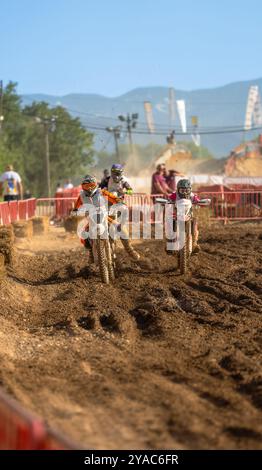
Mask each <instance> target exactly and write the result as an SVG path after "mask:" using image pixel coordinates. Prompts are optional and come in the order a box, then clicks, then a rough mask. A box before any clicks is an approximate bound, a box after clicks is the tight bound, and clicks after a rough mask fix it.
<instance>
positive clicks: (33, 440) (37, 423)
mask: <svg viewBox="0 0 262 470" xmlns="http://www.w3.org/2000/svg"><path fill="white" fill-rule="evenodd" d="M67 449H68V450H70V449H71V450H72V449H81V446H78V445H77V444H76V443H75V442H73V441H71V440H70V439H68V438H67V437H66V436H63V435H62V434H60V433H58V432H57V431H55V430H53V429H50V427H48V426H47V425H46V424H45V423H44V421H43V420H42V419H40V418H37V417H35V416H34V415H33V414H31V413H29V412H28V411H26V410H25V409H24V408H23V407H22V406H21V405H19V404H18V403H17V402H16V401H15V400H14V399H13V398H12V397H10V396H9V395H7V394H6V393H5V392H4V391H3V390H2V389H0V450H67Z"/></svg>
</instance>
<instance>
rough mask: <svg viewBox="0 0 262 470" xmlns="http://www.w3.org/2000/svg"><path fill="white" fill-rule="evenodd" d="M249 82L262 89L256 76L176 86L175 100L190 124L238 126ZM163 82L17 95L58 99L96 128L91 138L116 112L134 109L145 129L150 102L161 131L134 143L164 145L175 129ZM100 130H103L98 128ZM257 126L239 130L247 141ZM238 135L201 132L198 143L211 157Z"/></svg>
mask: <svg viewBox="0 0 262 470" xmlns="http://www.w3.org/2000/svg"><path fill="white" fill-rule="evenodd" d="M251 85H257V86H258V87H259V89H260V90H261V89H262V78H257V79H254V80H245V81H237V82H231V83H229V84H226V85H222V86H220V87H215V88H203V89H196V90H190V91H186V90H178V89H177V90H176V89H175V99H176V100H185V103H186V117H187V125H188V128H190V127H192V125H191V118H192V116H198V121H199V128H200V130H201V129H205V128H222V127H229V126H232V127H238V126H239V127H244V121H245V112H246V105H247V98H248V91H249V87H250V86H251ZM168 92H169V87H165V86H154V87H137V88H134V89H132V90H130V91H127V92H126V93H124V94H122V95H120V96H116V97H107V96H104V95H100V94H97V93H68V94H66V95H61V96H57V95H50V94H44V93H33V94H25V95H21V98H22V102H23V104H24V105H27V104H30V103H32V102H33V101H47V102H48V103H49V104H50V105H51V106H56V105H57V104H60V105H62V106H64V107H65V108H67V109H68V111H69V112H70V113H71V114H72V115H73V116H75V117H76V116H78V117H79V118H80V119H81V121H82V122H83V124H84V125H86V126H87V127H89V128H90V130H92V127H101V130H100V129H96V131H97V134H98V136H97V138H98V140H99V139H100V140H101V136H104V135H105V134H106V131H105V128H106V127H109V126H112V125H113V126H114V125H116V122H118V124H120V121H118V119H117V117H118V115H120V114H124V115H126V114H127V113H131V114H132V113H139V120H138V127H137V130H138V131H139V130H142V129H144V130H145V126H146V118H145V114H144V101H150V102H151V104H152V110H153V117H154V121H155V124H156V127H159V130H160V131H161V133H162V131H163V135H155V134H154V135H141V134H134V140H135V142H137V143H139V144H142V145H146V144H147V143H149V142H150V141H152V140H154V141H155V142H156V143H163V145H164V144H165V137H166V136H165V135H164V134H167V133H168V132H169V131H170V130H172V129H174V128H175V129H176V130H177V132H179V131H181V127H180V123H179V120H178V113H177V110H176V118H175V122H172V123H170V120H169V112H168ZM103 129H104V130H103ZM258 133H259V132H258V131H251V132H248V133H245V139H246V140H248V139H250V138H253V137H254V136H256V135H257V134H258ZM177 138H178V140H191V137H190V136H184V135H180V136H179V137H177ZM242 139H243V135H242V134H241V132H239V133H230V134H218V135H202V136H201V143H202V145H204V146H206V147H208V148H209V149H210V151H211V152H212V153H213V154H214V155H215V157H217V158H221V157H225V156H226V155H228V154H229V153H230V151H231V150H232V148H234V147H235V146H236V145H238V144H239V143H240V142H241V141H242Z"/></svg>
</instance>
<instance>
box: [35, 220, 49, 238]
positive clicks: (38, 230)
mask: <svg viewBox="0 0 262 470" xmlns="http://www.w3.org/2000/svg"><path fill="white" fill-rule="evenodd" d="M32 223H33V234H34V235H42V234H43V233H46V232H48V230H49V217H47V216H44V217H33V218H32Z"/></svg>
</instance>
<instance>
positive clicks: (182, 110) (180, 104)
mask: <svg viewBox="0 0 262 470" xmlns="http://www.w3.org/2000/svg"><path fill="white" fill-rule="evenodd" d="M176 104H177V111H178V116H179V120H180V124H181V127H182V131H183V132H186V129H187V127H186V105H185V101H184V100H177V102H176Z"/></svg>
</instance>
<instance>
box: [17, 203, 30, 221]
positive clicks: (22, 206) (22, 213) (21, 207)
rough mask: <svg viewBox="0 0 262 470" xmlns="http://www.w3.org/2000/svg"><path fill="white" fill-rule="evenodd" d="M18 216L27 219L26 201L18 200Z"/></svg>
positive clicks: (20, 218)
mask: <svg viewBox="0 0 262 470" xmlns="http://www.w3.org/2000/svg"><path fill="white" fill-rule="evenodd" d="M18 216H19V220H27V219H28V215H27V201H18Z"/></svg>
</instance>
